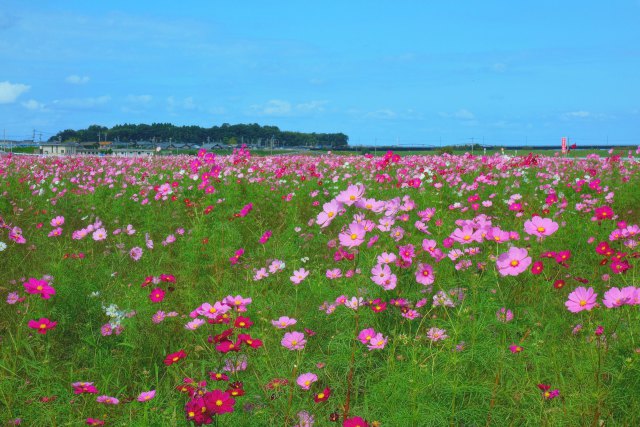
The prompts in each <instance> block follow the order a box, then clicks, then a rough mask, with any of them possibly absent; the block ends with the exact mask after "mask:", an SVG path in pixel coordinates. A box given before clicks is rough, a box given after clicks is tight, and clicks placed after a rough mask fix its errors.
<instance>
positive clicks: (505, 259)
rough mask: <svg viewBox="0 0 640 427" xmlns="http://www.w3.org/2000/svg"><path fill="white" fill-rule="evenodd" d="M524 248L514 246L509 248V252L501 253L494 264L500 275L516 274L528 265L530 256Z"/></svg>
mask: <svg viewBox="0 0 640 427" xmlns="http://www.w3.org/2000/svg"><path fill="white" fill-rule="evenodd" d="M528 255H529V253H528V252H527V250H526V249H521V248H516V247H515V246H513V247H511V248H510V249H509V252H506V253H503V254H501V255H500V256H499V257H498V259H497V261H496V265H497V267H498V271H499V272H500V274H501V275H502V276H517V275H519V274H520V273H522V272H523V271H525V270H526V269H527V267H529V265H530V264H531V257H530V256H528Z"/></svg>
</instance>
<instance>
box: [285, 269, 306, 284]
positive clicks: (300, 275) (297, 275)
mask: <svg viewBox="0 0 640 427" xmlns="http://www.w3.org/2000/svg"><path fill="white" fill-rule="evenodd" d="M308 275H309V272H308V271H307V270H305V269H304V268H301V269H299V270H294V271H293V276H291V277H290V278H289V279H290V280H291V281H292V282H293V283H295V284H296V285H299V284H300V283H301V282H302V281H303V280H304V279H306V278H307V276H308Z"/></svg>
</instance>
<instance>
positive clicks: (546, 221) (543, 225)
mask: <svg viewBox="0 0 640 427" xmlns="http://www.w3.org/2000/svg"><path fill="white" fill-rule="evenodd" d="M524 231H525V233H527V234H530V235H532V236H538V237H540V238H543V237H546V236H551V235H552V234H553V233H555V232H556V231H558V223H557V222H554V221H553V220H552V219H550V218H541V217H539V216H534V217H533V218H531V219H530V220H528V221H526V222H525V223H524Z"/></svg>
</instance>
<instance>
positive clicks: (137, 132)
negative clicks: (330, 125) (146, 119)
mask: <svg viewBox="0 0 640 427" xmlns="http://www.w3.org/2000/svg"><path fill="white" fill-rule="evenodd" d="M58 140H60V141H63V142H87V141H122V142H137V141H155V142H160V141H170V140H171V141H174V142H182V143H194V144H202V143H206V142H211V143H214V142H222V143H225V144H235V143H241V142H243V143H245V144H255V145H266V146H268V145H270V143H271V141H272V140H273V141H276V142H277V143H278V144H279V145H283V146H287V147H288V146H323V147H344V146H347V144H348V142H349V137H348V136H347V135H345V134H343V133H303V132H290V131H281V130H280V129H279V128H278V127H277V126H260V125H258V124H256V123H253V124H237V125H230V124H228V123H224V124H223V125H222V126H213V127H210V128H202V127H200V126H175V125H172V124H171V123H153V124H151V125H147V124H123V125H115V126H113V127H111V128H108V127H105V126H99V125H91V126H89V127H88V128H86V129H80V130H73V129H67V130H64V131H62V132H58V133H57V134H56V135H54V136H52V137H51V138H50V139H49V141H58Z"/></svg>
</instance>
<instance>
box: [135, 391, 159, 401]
mask: <svg viewBox="0 0 640 427" xmlns="http://www.w3.org/2000/svg"><path fill="white" fill-rule="evenodd" d="M154 397H156V391H155V390H150V391H143V392H142V393H140V394H139V395H138V402H146V401H149V400H151V399H153V398H154Z"/></svg>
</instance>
